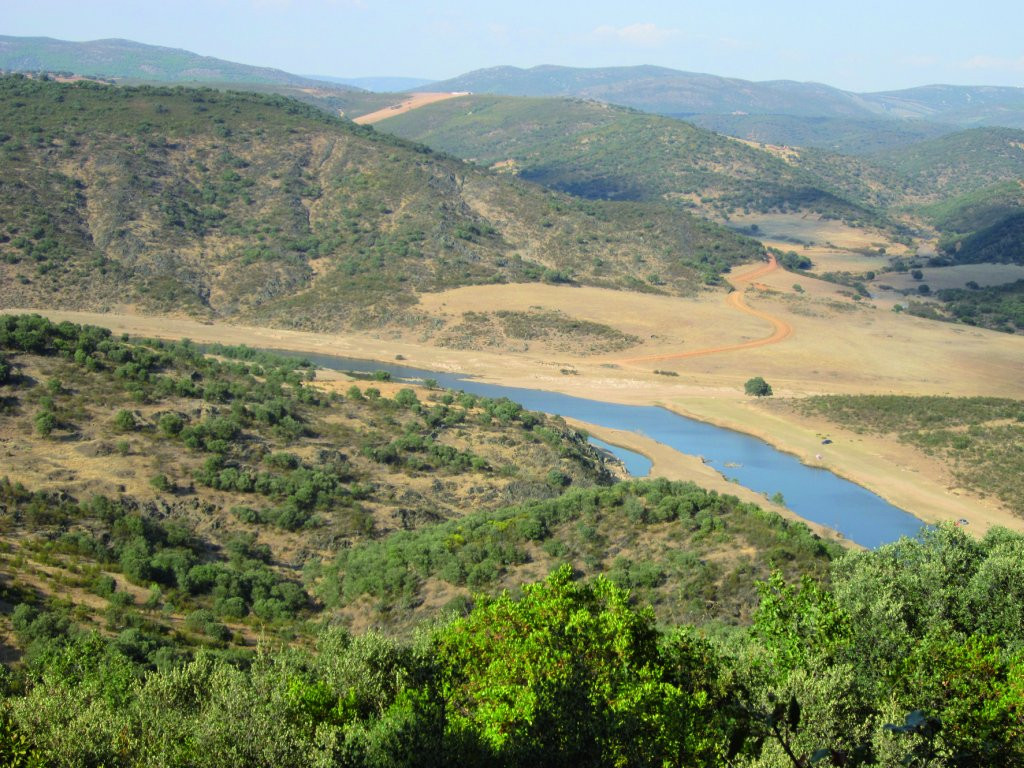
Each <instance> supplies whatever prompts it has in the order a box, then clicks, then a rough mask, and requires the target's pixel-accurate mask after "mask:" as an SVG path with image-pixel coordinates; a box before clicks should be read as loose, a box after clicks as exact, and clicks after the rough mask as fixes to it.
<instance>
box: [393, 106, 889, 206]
mask: <svg viewBox="0 0 1024 768" xmlns="http://www.w3.org/2000/svg"><path fill="white" fill-rule="evenodd" d="M378 128H379V130H382V131H388V132H392V133H394V134H396V135H398V136H402V137H404V138H409V139H413V140H416V141H421V142H423V143H425V144H427V145H429V146H431V147H433V148H435V149H439V150H441V151H445V152H450V153H452V154H456V155H458V156H460V157H463V158H467V159H471V160H473V161H475V162H477V163H479V164H481V165H489V166H493V165H498V166H499V167H504V168H510V169H512V170H514V171H516V172H517V173H518V174H519V175H520V176H521V177H523V178H526V179H530V180H532V181H536V182H538V183H541V184H544V185H545V186H548V187H551V188H554V189H560V190H564V191H567V192H571V193H572V194H575V195H579V196H583V197H588V198H595V199H602V198H612V199H630V200H667V201H677V202H685V203H687V204H691V205H694V206H698V207H702V208H704V209H705V210H707V211H716V212H719V213H722V212H725V213H728V212H730V211H732V210H736V209H755V210H791V209H810V210H814V211H818V212H821V213H825V214H829V215H832V216H835V217H840V218H845V219H849V220H863V219H866V218H876V219H880V218H881V215H880V214H879V212H878V210H877V208H876V207H875V206H876V205H877V204H878V202H879V196H878V195H876V194H875V193H874V192H873V190H872V189H871V188H870V187H869V186H868V185H866V184H863V183H860V182H859V180H858V179H857V178H856V177H855V176H853V175H851V174H845V176H836V177H835V178H829V177H828V176H826V175H823V174H822V173H819V172H816V171H812V170H808V169H807V168H806V167H804V164H803V162H802V158H801V155H800V153H798V152H796V151H788V152H785V153H782V152H772V151H768V150H766V149H762V148H760V147H757V146H751V145H749V144H745V143H743V142H740V141H736V140H734V139H729V138H726V137H724V136H721V135H718V134H715V133H712V132H711V131H707V130H704V129H701V128H698V127H696V126H693V125H690V124H689V123H685V122H682V121H679V120H674V119H671V118H666V117H660V116H657V115H650V114H646V113H642V112H636V111H634V110H629V109H624V108H621V107H614V106H610V105H607V104H601V103H599V102H594V101H579V100H569V99H527V98H512V97H500V96H465V97H461V98H457V99H449V100H447V101H443V102H438V103H435V104H430V105H428V106H425V107H421V108H420V109H417V110H413V111H411V112H406V113H405V114H402V115H398V116H396V117H393V118H389V119H387V120H384V121H382V122H381V123H379V124H378ZM826 170H830V169H826Z"/></svg>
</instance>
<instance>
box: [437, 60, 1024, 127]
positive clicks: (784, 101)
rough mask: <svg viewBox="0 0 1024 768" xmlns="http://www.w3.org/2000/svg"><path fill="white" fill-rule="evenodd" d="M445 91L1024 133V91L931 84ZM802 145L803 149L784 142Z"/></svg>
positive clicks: (476, 79) (572, 82)
mask: <svg viewBox="0 0 1024 768" xmlns="http://www.w3.org/2000/svg"><path fill="white" fill-rule="evenodd" d="M431 87H432V88H436V89H437V90H441V91H472V92H473V93H487V94H500V95H505V96H558V97H563V98H584V99H596V100H598V101H603V102H608V103H611V104H619V105H622V106H626V107H633V108H635V109H642V110H644V111H646V112H652V113H656V114H662V115H672V116H675V117H689V116H693V115H716V116H729V115H736V114H739V115H754V116H760V115H767V116H787V117H798V118H839V119H841V120H846V119H854V120H864V119H883V120H885V119H888V120H892V121H903V120H907V121H918V120H928V121H931V122H935V123H940V124H949V125H957V126H960V127H962V128H968V127H974V126H979V125H990V126H1007V127H1011V128H1021V127H1024V92H1022V90H1021V89H1020V88H1009V87H1006V88H1000V87H991V86H952V85H932V86H923V87H920V88H908V89H906V90H901V91H887V92H881V93H854V92H851V91H843V90H840V89H838V88H834V87H832V86H829V85H825V84H822V83H813V82H812V83H798V82H794V81H791V80H774V81H764V82H752V81H750V80H740V79H737V78H728V77H719V76H717V75H709V74H702V73H697V72H683V71H679V70H673V69H666V68H664V67H652V66H635V67H594V68H581V67H558V66H550V65H544V66H538V67H532V68H530V69H520V68H518V67H492V68H489V69H481V70H476V71H474V72H467V73H466V74H463V75H460V76H459V77H456V78H453V79H451V80H444V81H442V82H439V83H434V84H433V86H431ZM785 143H789V144H792V143H796V142H785Z"/></svg>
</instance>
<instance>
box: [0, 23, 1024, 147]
mask: <svg viewBox="0 0 1024 768" xmlns="http://www.w3.org/2000/svg"><path fill="white" fill-rule="evenodd" d="M0 69H3V70H8V71H46V72H67V73H74V74H77V75H85V76H89V77H104V78H114V79H119V80H128V81H145V82H160V83H206V84H211V85H212V84H220V85H223V84H239V85H241V84H243V83H244V84H246V85H254V86H255V85H258V86H261V87H262V89H263V90H266V89H268V88H269V89H279V90H281V91H282V92H285V93H286V94H287V95H294V96H296V97H298V98H302V96H300V95H298V94H297V93H295V92H294V91H296V90H298V89H302V88H308V89H319V90H321V91H322V90H323V89H325V88H326V89H333V92H332V93H331V94H330V96H331V98H330V99H329V101H328V103H326V104H322V105H321V106H325V107H326V108H328V109H331V110H332V111H333V110H334V109H336V108H341V109H344V110H345V112H346V114H348V115H350V116H353V115H356V114H359V113H361V112H363V111H367V110H372V109H378V108H380V106H382V104H380V103H378V101H377V100H374V99H370V100H366V103H365V104H363V103H362V102H359V103H357V104H354V103H352V102H350V101H347V100H346V97H345V96H344V95H343V94H344V93H349V94H350V96H351V97H356V95H357V94H358V93H359V92H360V91H363V90H365V91H375V92H392V91H402V90H432V91H472V92H473V93H490V94H496V95H505V96H560V97H569V98H582V99H593V100H595V101H604V102H608V103H612V104H618V105H621V106H625V107H632V108H634V109H639V110H643V111H645V112H654V113H656V114H660V115H668V116H670V117H686V118H691V119H694V121H696V122H701V124H703V125H705V126H706V127H709V128H716V129H718V130H721V128H718V126H717V125H715V124H714V121H715V120H717V121H718V123H719V124H721V125H728V128H727V129H726V130H727V132H728V133H730V134H732V135H737V136H742V137H744V138H752V139H755V140H764V139H758V135H759V133H760V134H761V135H765V136H768V135H770V136H772V137H774V138H781V139H786V138H788V137H811V139H812V140H811V143H815V144H816V145H818V146H827V145H828V137H827V136H826V135H824V134H823V132H822V129H823V126H822V125H821V122H820V121H821V120H822V119H823V118H831V119H839V120H858V121H864V120H879V119H883V120H885V119H890V120H899V121H910V122H914V123H918V124H920V123H921V122H928V123H937V124H942V125H948V126H950V127H951V128H954V127H961V128H963V127H977V126H1004V127H1008V128H1024V88H1007V87H993V86H955V85H926V86H921V87H918V88H908V89H906V90H900V91H883V92H879V93H853V92H851V91H844V90H841V89H839V88H834V87H832V86H829V85H823V84H821V83H798V82H794V81H791V80H772V81H765V82H752V81H749V80H740V79H737V78H729V77H719V76H717V75H709V74H701V73H696V72H683V71H680V70H675V69H669V68H666V67H655V66H636V67H597V68H589V69H584V68H579V67H561V66H551V65H544V66H538V67H532V68H530V69H520V68H518V67H507V66H504V67H491V68H489V69H480V70H476V71H474V72H468V73H466V74H464V75H460V76H459V77H456V78H452V79H450V80H442V81H438V82H431V81H429V80H425V79H422V78H405V77H371V78H343V77H337V76H333V75H309V76H301V75H294V74H291V73H288V72H284V71H282V70H279V69H271V68H269V67H254V66H250V65H247V64H238V63H235V62H230V61H224V60H223V59H217V58H213V57H210V56H200V55H198V54H195V53H191V52H189V51H185V50H180V49H177V48H165V47H161V46H155V45H145V44H143V43H137V42H133V41H131V40H94V41H91V42H83V43H75V42H68V41H64V40H55V39H52V38H48V37H10V36H0ZM323 95H324V94H322V93H321V94H319V96H320V97H321V99H323ZM367 95H368V96H372V94H367ZM306 98H307V100H311V99H310V98H309V97H308V95H307V97H306ZM339 99H340V100H339ZM708 116H716V117H715V118H709V117H708ZM766 116H771V118H770V119H768V118H767V117H766ZM783 117H784V118H785V119H783ZM725 118H728V119H727V120H726V119H725ZM709 121H712V122H709ZM815 121H817V122H815ZM844 130H845V129H844ZM911 132H912V133H913V134H915V136H914V138H927V137H930V136H933V135H935V130H934V129H931V128H913V129H912V131H911ZM896 143H900V142H896Z"/></svg>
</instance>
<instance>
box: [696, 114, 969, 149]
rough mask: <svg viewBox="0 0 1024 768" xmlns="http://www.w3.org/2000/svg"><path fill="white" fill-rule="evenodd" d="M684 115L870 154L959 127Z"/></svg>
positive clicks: (754, 133) (732, 129)
mask: <svg viewBox="0 0 1024 768" xmlns="http://www.w3.org/2000/svg"><path fill="white" fill-rule="evenodd" d="M680 119H682V120H686V121H687V122H691V123H693V124H694V125H698V126H700V127H701V128H707V129H708V130H711V131H716V132H718V133H724V134H726V135H727V136H735V137H737V138H740V139H746V140H747V141H755V142H758V143H764V144H776V145H780V146H790V147H813V148H815V149H821V150H825V151H827V152H838V153H840V154H844V155H858V156H863V155H870V154H873V153H876V152H881V151H884V150H887V149H895V148H897V147H904V146H907V145H909V144H914V143H916V142H919V141H924V140H926V139H934V138H937V137H939V136H942V135H944V134H947V133H952V132H954V131H956V130H957V128H956V127H954V126H952V125H944V124H941V123H935V122H927V121H924V120H890V119H884V118H844V117H799V116H796V115H732V114H727V115H681V116H680Z"/></svg>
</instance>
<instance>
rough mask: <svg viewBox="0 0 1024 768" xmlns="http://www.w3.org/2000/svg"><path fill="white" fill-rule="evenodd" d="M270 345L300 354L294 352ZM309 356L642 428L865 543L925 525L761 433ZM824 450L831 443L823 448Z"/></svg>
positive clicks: (636, 465)
mask: <svg viewBox="0 0 1024 768" xmlns="http://www.w3.org/2000/svg"><path fill="white" fill-rule="evenodd" d="M270 351H273V352H277V353H278V354H283V355H287V354H290V355H292V356H295V353H294V352H285V351H283V350H270ZM302 357H305V358H307V359H308V360H310V361H311V362H313V363H315V364H316V365H318V366H321V367H324V368H330V369H334V370H340V371H354V372H362V373H367V372H374V371H381V370H383V371H388V372H389V373H390V374H391V375H392V376H393V377H394V378H396V379H411V380H422V379H426V378H429V379H434V380H435V381H437V383H438V384H439V385H441V386H443V387H447V388H450V389H462V390H465V391H466V392H472V393H473V394H477V395H482V396H484V397H493V398H499V397H507V398H509V399H510V400H514V401H515V402H517V403H520V404H522V405H523V407H524V408H528V409H529V410H531V411H542V412H544V413H550V414H558V415H560V416H564V417H568V418H572V419H578V420H579V421H585V422H587V423H589V424H595V425H598V426H603V427H610V428H612V429H624V430H628V431H630V432H635V433H637V434H639V435H643V436H645V437H648V438H651V439H652V440H657V441H658V442H659V443H663V444H665V445H667V446H670V447H671V448H674V449H676V450H677V451H681V452H682V453H687V454H691V455H696V456H701V457H702V458H703V459H704V462H705V463H706V464H708V465H710V466H712V467H714V468H715V469H716V470H718V471H719V472H720V473H722V474H723V475H725V476H726V477H727V478H729V479H731V480H734V481H735V482H737V483H738V484H739V485H742V486H744V487H746V488H750V489H751V490H753V491H756V492H758V493H763V494H766V495H767V496H774V495H775V494H777V493H778V494H781V495H782V498H783V499H784V502H785V505H786V506H787V507H788V508H789V509H791V510H792V511H793V512H795V513H796V514H798V515H799V516H800V517H802V518H804V519H805V520H811V521H813V522H816V523H820V524H821V525H824V526H827V527H828V528H831V529H833V530H835V531H838V532H840V533H841V534H843V536H845V537H846V538H847V539H850V540H851V541H854V542H856V543H858V544H860V545H862V546H865V547H869V548H874V547H877V546H879V545H881V544H886V543H888V542H892V541H896V540H897V539H899V538H900V537H901V536H916V535H917V534H918V532H919V531H920V530H921V527H922V525H923V523H922V522H921V521H920V520H918V519H917V518H916V517H914V516H913V515H911V514H908V513H907V512H905V511H903V510H902V509H899V508H898V507H895V506H893V505H892V504H890V503H889V502H887V501H885V499H883V498H881V497H880V496H878V495H876V494H874V493H872V492H871V491H869V490H867V489H866V488H863V487H862V486H859V485H857V484H856V483H852V482H850V481H849V480H845V479H843V478H841V477H839V476H838V475H835V474H833V473H831V472H829V471H828V470H826V469H821V468H818V467H809V466H807V465H805V464H802V463H800V461H799V460H798V459H797V458H796V457H794V456H791V455H790V454H787V453H783V452H782V451H779V450H777V449H775V448H773V447H772V446H770V445H768V444H767V443H765V442H764V441H762V440H759V439H757V438H755V437H751V436H749V435H744V434H742V433H740V432H735V431H733V430H730V429H724V428H722V427H716V426H712V425H711V424H705V423H704V422H700V421H696V420H694V419H689V418H686V417H685V416H680V415H679V414H676V413H673V412H672V411H669V410H667V409H665V408H660V407H657V406H640V405H619V404H616V403H605V402H601V401H598V400H586V399H583V398H579V397H572V396H571V395H563V394H561V393H558V392H545V391H543V390H535V389H521V388H517V387H503V386H499V385H497V384H486V383H483V382H480V381H476V380H474V379H473V378H472V377H469V376H465V375H458V374H451V373H435V372H431V371H424V370H419V369H416V368H410V367H408V366H403V365H399V364H395V363H381V362H375V361H370V360H353V359H349V358H343V357H334V356H331V355H311V354H305V355H302ZM602 447H606V448H607V449H608V450H610V451H612V452H613V453H614V454H615V455H616V456H618V457H619V458H620V459H622V460H623V462H624V463H626V466H627V469H628V470H629V471H630V473H631V474H637V475H641V474H646V473H647V472H649V471H650V461H647V460H646V459H644V457H641V456H638V454H635V453H632V452H631V451H624V450H623V449H621V448H619V447H617V446H613V445H607V444H605V445H604V446H602ZM822 450H823V452H824V451H827V450H828V449H827V447H823V449H822ZM630 454H632V455H630ZM640 459H643V462H641V461H639V460H640ZM644 462H645V463H646V468H645V464H644ZM634 469H635V470H636V471H635V472H634Z"/></svg>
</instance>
